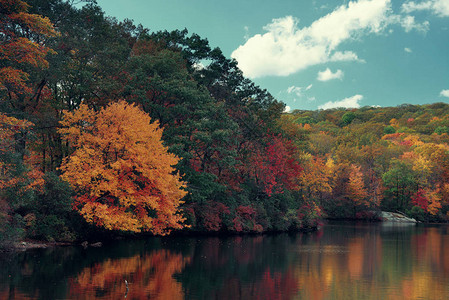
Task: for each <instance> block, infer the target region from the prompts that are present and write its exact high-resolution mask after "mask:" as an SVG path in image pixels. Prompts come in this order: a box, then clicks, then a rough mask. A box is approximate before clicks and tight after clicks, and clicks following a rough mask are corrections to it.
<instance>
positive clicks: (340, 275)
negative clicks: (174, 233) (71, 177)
mask: <svg viewBox="0 0 449 300" xmlns="http://www.w3.org/2000/svg"><path fill="white" fill-rule="evenodd" d="M125 279H126V280H127V281H128V282H129V290H128V292H127V291H126V285H125V282H124V281H125ZM125 296H126V299H449V227H446V226H434V227H429V226H401V227H398V226H396V227H391V226H382V225H381V224H354V223H332V224H328V225H325V226H324V227H323V228H322V229H321V230H320V231H318V232H315V233H311V234H300V233H298V234H278V235H263V236H243V237H225V238H218V237H206V238H203V237H202V238H185V237H182V238H181V237H172V238H151V239H148V240H145V241H119V242H116V243H112V244H107V245H105V246H103V247H102V248H88V249H86V250H85V249H83V248H82V247H64V248H55V249H46V250H32V251H27V252H23V253H18V254H15V255H13V256H8V257H3V259H1V260H0V299H125Z"/></svg>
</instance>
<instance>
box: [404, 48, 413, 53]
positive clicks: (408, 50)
mask: <svg viewBox="0 0 449 300" xmlns="http://www.w3.org/2000/svg"><path fill="white" fill-rule="evenodd" d="M404 51H405V52H407V53H412V52H413V51H412V49H410V48H407V47H405V48H404Z"/></svg>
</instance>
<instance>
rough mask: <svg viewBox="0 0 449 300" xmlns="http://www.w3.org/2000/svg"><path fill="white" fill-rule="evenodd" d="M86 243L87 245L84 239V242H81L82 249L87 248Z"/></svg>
mask: <svg viewBox="0 0 449 300" xmlns="http://www.w3.org/2000/svg"><path fill="white" fill-rule="evenodd" d="M87 245H88V242H87V241H84V242H82V243H81V246H83V248H84V249H86V248H87Z"/></svg>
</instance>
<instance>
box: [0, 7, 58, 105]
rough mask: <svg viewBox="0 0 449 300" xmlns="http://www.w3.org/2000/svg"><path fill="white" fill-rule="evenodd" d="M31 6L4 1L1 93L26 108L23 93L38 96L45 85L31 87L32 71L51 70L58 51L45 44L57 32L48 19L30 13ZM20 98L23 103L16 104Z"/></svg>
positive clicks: (0, 9) (0, 21) (0, 23)
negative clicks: (50, 60) (49, 58)
mask: <svg viewBox="0 0 449 300" xmlns="http://www.w3.org/2000/svg"><path fill="white" fill-rule="evenodd" d="M28 10H29V5H28V4H27V3H25V2H24V1H21V0H15V1H12V0H1V1H0V12H1V14H0V32H1V35H0V90H3V92H4V91H6V95H7V98H8V99H9V101H10V102H11V104H12V105H13V106H19V107H18V108H19V109H22V110H23V109H24V107H25V106H24V105H25V104H24V103H23V94H33V93H34V95H33V96H32V98H35V97H37V95H38V94H39V93H41V92H42V89H43V87H44V86H45V83H44V84H43V85H39V86H37V87H35V89H34V90H33V87H31V86H29V85H28V83H27V80H28V79H29V77H30V73H29V71H28V70H30V68H35V69H42V68H47V67H48V61H47V59H46V56H47V54H48V53H50V52H51V53H54V51H53V50H52V49H50V48H48V47H46V46H45V45H44V43H43V41H45V38H48V37H54V36H56V35H57V32H56V31H55V29H54V28H53V24H52V23H51V22H50V20H49V19H48V18H46V17H42V16H40V15H37V14H31V13H29V12H28ZM17 98H19V99H20V100H21V101H19V103H14V102H16V101H17Z"/></svg>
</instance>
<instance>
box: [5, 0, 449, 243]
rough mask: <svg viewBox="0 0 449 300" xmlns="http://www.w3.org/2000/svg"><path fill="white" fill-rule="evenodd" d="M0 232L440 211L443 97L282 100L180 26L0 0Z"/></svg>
mask: <svg viewBox="0 0 449 300" xmlns="http://www.w3.org/2000/svg"><path fill="white" fill-rule="evenodd" d="M0 12H1V14H0V31H1V35H0V99H1V101H0V136H1V139H0V157H1V159H0V228H1V229H0V240H1V241H2V246H5V245H8V244H10V243H13V242H14V241H17V240H21V239H24V238H27V239H36V240H43V241H65V242H74V241H78V240H83V239H88V238H89V237H91V236H111V235H114V234H129V235H135V234H139V233H149V234H154V235H167V234H170V233H171V232H173V231H175V232H180V231H181V232H191V233H199V232H201V233H202V232H209V233H210V232H217V233H245V232H251V233H261V232H276V231H287V230H301V229H309V228H314V227H316V226H317V224H319V222H320V220H321V219H323V218H345V219H348V218H349V219H362V220H377V219H378V218H379V212H380V211H381V210H387V211H400V212H403V213H405V214H407V215H409V216H411V217H414V218H416V219H418V220H420V221H423V222H447V221H448V220H449V216H448V211H449V146H448V143H449V135H448V134H449V105H448V104H445V103H435V104H426V105H410V104H403V105H400V106H398V107H362V108H360V109H344V108H341V109H331V110H316V111H302V110H295V111H293V112H291V113H285V112H284V108H285V104H283V103H282V102H281V101H279V100H277V99H275V98H274V97H273V96H272V95H270V93H269V92H267V91H266V90H265V89H263V88H261V87H258V86H257V85H255V84H254V83H253V82H252V81H251V80H249V79H247V78H245V77H244V76H243V74H242V72H241V71H240V70H239V69H238V67H237V62H236V61H235V60H231V59H228V58H226V57H225V56H224V55H223V53H222V52H221V50H220V49H219V48H212V47H211V46H210V45H209V43H208V41H207V40H206V39H203V38H201V37H200V36H198V35H196V34H194V33H193V34H191V33H189V32H188V31H187V30H186V29H184V30H176V31H172V32H168V31H161V32H152V31H151V30H150V29H147V28H143V27H142V26H141V25H135V24H134V23H133V21H131V20H124V21H118V20H116V19H114V18H111V17H108V16H106V15H105V14H104V12H103V11H102V10H101V8H100V7H99V6H98V5H97V4H96V3H95V1H92V0H90V1H83V3H82V5H80V4H77V5H75V4H74V3H72V2H71V1H63V0H28V1H27V2H24V1H22V0H0Z"/></svg>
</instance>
